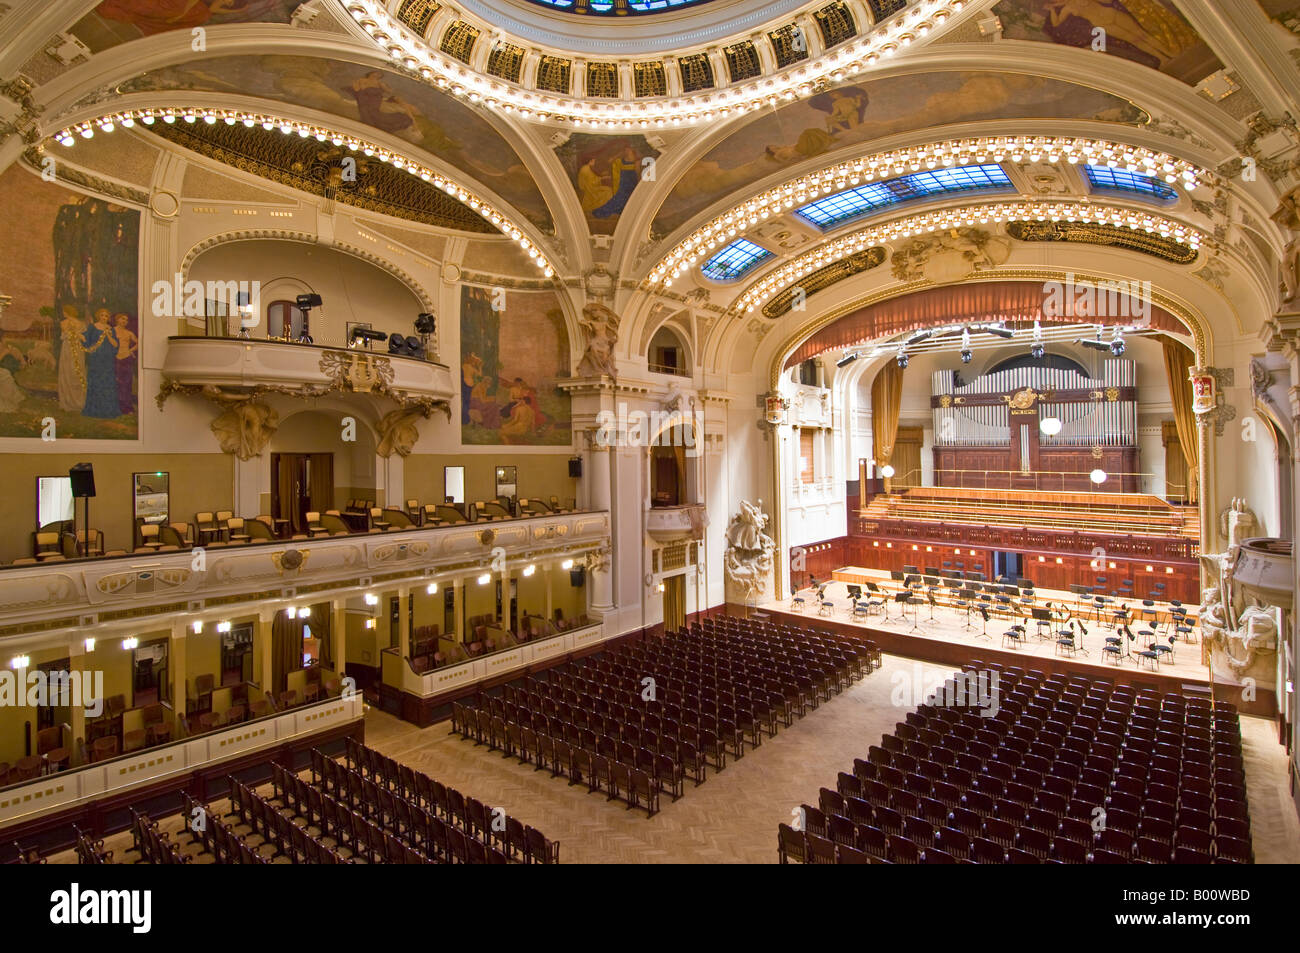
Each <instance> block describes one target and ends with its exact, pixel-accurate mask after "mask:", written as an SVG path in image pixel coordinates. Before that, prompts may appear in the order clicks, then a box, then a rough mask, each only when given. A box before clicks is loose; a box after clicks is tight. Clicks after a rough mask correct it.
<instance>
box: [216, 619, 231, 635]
mask: <svg viewBox="0 0 1300 953" xmlns="http://www.w3.org/2000/svg"><path fill="white" fill-rule="evenodd" d="M217 631H218V632H221V633H222V634H225V633H226V632H229V631H230V623H229V622H218V623H217Z"/></svg>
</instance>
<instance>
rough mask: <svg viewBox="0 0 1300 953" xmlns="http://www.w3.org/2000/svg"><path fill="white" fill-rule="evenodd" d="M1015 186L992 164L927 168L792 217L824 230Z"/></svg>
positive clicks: (853, 191)
mask: <svg viewBox="0 0 1300 953" xmlns="http://www.w3.org/2000/svg"><path fill="white" fill-rule="evenodd" d="M1014 188H1015V186H1013V185H1012V184H1011V180H1010V179H1008V178H1007V174H1006V173H1005V172H1003V171H1002V166H1000V165H997V164H996V163H993V164H990V165H966V166H955V167H953V168H950V169H927V170H926V171H924V172H913V173H912V174H910V175H902V176H899V177H898V178H896V179H889V180H887V181H885V182H869V183H867V184H866V185H860V186H857V187H855V188H852V189H846V190H845V191H843V192H836V193H835V194H834V195H828V196H826V197H825V198H822V199H818V200H817V201H815V202H810V203H809V204H807V205H805V206H803V207H802V208H798V209H795V214H796V215H798V216H799V217H800V218H802V219H804V220H805V221H807V222H810V223H812V224H813V225H816V226H817V227H818V228H820V229H822V230H823V231H826V230H828V229H831V228H834V227H835V226H837V225H842V224H843V223H844V222H848V221H852V220H853V219H856V218H862V217H863V216H866V215H870V214H871V213H873V212H878V211H880V210H882V209H885V208H889V207H891V206H894V205H901V204H903V203H905V202H915V201H920V200H923V199H929V198H934V197H935V196H937V195H947V194H950V193H953V192H1006V191H1011V190H1014Z"/></svg>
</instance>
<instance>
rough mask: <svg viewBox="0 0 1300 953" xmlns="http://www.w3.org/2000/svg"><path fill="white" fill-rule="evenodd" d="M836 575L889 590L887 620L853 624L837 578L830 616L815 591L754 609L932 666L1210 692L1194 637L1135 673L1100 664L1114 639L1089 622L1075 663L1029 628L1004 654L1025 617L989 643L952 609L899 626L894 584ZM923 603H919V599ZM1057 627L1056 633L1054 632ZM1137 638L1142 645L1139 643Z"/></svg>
mask: <svg viewBox="0 0 1300 953" xmlns="http://www.w3.org/2000/svg"><path fill="white" fill-rule="evenodd" d="M841 574H842V575H844V576H847V577H849V578H851V579H854V580H856V581H859V582H861V581H865V580H868V579H870V580H872V581H874V582H876V583H877V585H879V586H881V588H882V589H887V590H888V591H887V598H888V599H889V600H890V601H888V602H887V604H886V607H885V608H886V610H887V612H888V616H887V617H882V616H880V615H879V614H873V615H871V616H869V617H868V618H867V619H865V620H855V619H854V618H853V616H852V604H851V602H850V601H849V595H848V585H849V584H848V583H847V582H844V581H842V580H841V579H839V578H836V579H835V580H833V581H831V582H830V583H828V584H827V585H826V593H825V595H826V598H827V599H828V600H830V601H831V602H833V603H834V604H835V609H834V611H833V612H832V613H831V614H830V615H823V614H821V613H820V612H819V609H818V606H817V599H816V592H815V590H812V589H803V590H800V592H799V595H801V596H803V598H804V605H803V607H802V609H798V610H796V609H794V608H793V607H792V600H791V599H785V600H782V601H779V602H777V601H772V602H766V603H762V604H761V605H760V606H759V608H760V609H761V611H763V612H769V613H774V614H780V615H782V616H785V617H787V618H789V619H791V620H800V619H802V620H807V621H815V622H818V623H823V624H825V623H831V624H833V626H834V627H836V628H839V627H841V626H843V627H845V628H847V629H849V630H856V631H866V632H869V633H870V634H871V637H872V638H873V639H874V640H875V641H876V642H877V643H878V644H879V645H880V647H881V648H882V649H883V650H884V651H886V652H891V653H893V654H896V655H902V656H905V657H908V658H916V659H923V660H925V661H930V662H939V663H945V664H953V665H960V664H962V663H963V662H968V661H971V660H974V659H988V660H993V661H998V662H1001V663H1003V664H1010V665H1020V666H1021V667H1024V668H1037V669H1040V670H1046V671H1063V672H1071V673H1073V672H1079V673H1082V674H1087V675H1095V676H1099V677H1104V678H1110V679H1114V680H1117V681H1122V682H1127V683H1131V684H1135V685H1150V686H1152V687H1158V688H1159V689H1160V690H1161V691H1177V690H1179V688H1180V687H1181V686H1182V685H1187V686H1189V687H1191V686H1198V687H1199V688H1201V690H1208V688H1209V684H1210V672H1209V668H1208V667H1207V666H1206V665H1205V664H1204V662H1203V661H1202V658H1201V641H1200V636H1199V631H1197V632H1194V633H1193V635H1194V637H1195V639H1196V641H1194V642H1190V643H1189V642H1184V641H1181V640H1180V641H1178V642H1176V643H1175V644H1174V651H1173V658H1172V659H1170V657H1169V656H1168V655H1166V656H1165V659H1164V660H1162V661H1161V662H1160V663H1159V666H1158V667H1157V668H1155V669H1153V668H1152V667H1151V665H1150V663H1149V662H1148V661H1146V660H1142V664H1141V666H1139V665H1138V664H1137V662H1138V659H1137V658H1136V657H1133V656H1130V657H1128V658H1123V659H1122V660H1121V661H1120V662H1119V664H1116V663H1115V662H1114V661H1113V660H1110V659H1107V658H1105V657H1104V655H1103V653H1102V646H1103V645H1104V644H1105V640H1106V638H1107V637H1108V636H1114V635H1118V634H1119V633H1118V631H1116V630H1112V629H1111V628H1110V626H1109V625H1108V624H1107V623H1106V621H1104V619H1103V621H1102V622H1100V623H1098V622H1096V621H1094V620H1093V619H1092V618H1091V617H1088V618H1086V619H1085V620H1084V623H1083V624H1084V625H1085V626H1086V628H1087V630H1088V634H1087V635H1086V636H1085V637H1084V638H1083V640H1082V645H1083V648H1084V649H1086V652H1078V653H1076V654H1074V655H1073V656H1068V655H1066V654H1064V653H1059V652H1058V651H1057V645H1056V637H1055V634H1053V636H1052V637H1051V638H1042V639H1040V638H1038V637H1036V636H1035V635H1034V633H1035V631H1036V630H1037V626H1036V625H1035V624H1034V623H1033V621H1032V620H1031V623H1030V625H1029V626H1028V628H1027V635H1026V638H1025V640H1024V642H1023V644H1020V645H1017V646H1015V647H1012V644H1011V643H1009V642H1008V643H1007V644H1006V645H1005V646H1004V644H1003V637H1002V634H1003V632H1005V631H1006V630H1007V629H1009V628H1010V627H1011V625H1012V624H1013V623H1020V622H1023V621H1024V616H1022V615H1017V616H1016V618H1014V619H1008V618H1007V617H1006V616H1005V615H998V616H994V617H993V618H991V619H990V620H989V623H988V627H987V628H988V638H984V637H983V636H982V633H983V631H984V628H985V626H984V623H983V621H982V620H981V619H980V617H979V615H978V614H972V615H971V617H970V625H971V626H972V627H973V628H967V627H966V626H967V621H966V612H965V610H964V609H963V610H959V609H956V608H952V607H949V606H947V605H944V604H943V603H942V602H941V603H940V605H939V607H938V608H935V609H933V610H932V609H931V607H930V606H929V605H928V603H925V602H924V601H923V602H922V603H921V604H920V605H914V606H911V607H909V608H908V610H907V614H906V618H905V619H904V617H903V616H902V615H901V614H900V610H901V609H902V606H901V605H900V604H899V603H895V602H893V601H892V598H893V596H892V593H893V592H894V591H896V589H897V587H898V585H899V584H898V583H897V582H893V581H891V580H890V578H889V573H887V572H883V571H879V570H872V569H862V568H859V567H845V568H844V569H842V570H836V572H835V575H836V576H837V577H839V576H840V575H841ZM1036 592H1037V596H1038V600H1037V605H1039V606H1043V605H1044V604H1045V603H1047V602H1048V601H1050V602H1052V603H1053V604H1064V605H1067V606H1069V607H1071V608H1073V607H1074V605H1075V597H1074V596H1073V595H1071V594H1069V593H1063V592H1054V591H1049V590H1045V589H1039V590H1036ZM922 595H923V596H924V593H922ZM1130 605H1132V603H1130ZM1137 605H1138V606H1139V607H1140V606H1141V601H1140V600H1138V601H1137ZM932 615H933V618H931V616H932ZM1062 625H1063V623H1062ZM1059 627H1060V626H1054V628H1059ZM1143 627H1144V626H1139V625H1138V624H1137V623H1133V624H1132V626H1131V628H1132V629H1133V632H1134V634H1135V635H1138V633H1139V630H1140V628H1143ZM1167 629H1168V627H1167V626H1165V627H1163V628H1162V630H1161V631H1162V632H1166V631H1167ZM1138 637H1139V640H1140V639H1141V636H1140V635H1139V636H1138ZM1162 643H1163V644H1166V645H1167V644H1168V641H1167V638H1166V639H1162Z"/></svg>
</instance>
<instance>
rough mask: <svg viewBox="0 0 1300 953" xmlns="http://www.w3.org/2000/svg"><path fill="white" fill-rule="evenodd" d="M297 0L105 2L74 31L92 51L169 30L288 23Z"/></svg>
mask: <svg viewBox="0 0 1300 953" xmlns="http://www.w3.org/2000/svg"><path fill="white" fill-rule="evenodd" d="M298 5H299V0H104V2H103V3H101V4H100V5H99V6H97V7H95V9H94V10H92V11H91V12H90V13H88V14H86V16H85V17H83V18H82V19H81V21H80V22H78V23H77V24H76V25H75V26H74V27H73V28H72V32H73V33H74V34H76V35H77V36H78V37H79V38H80V39H81V40H82V41H83V42H84V43H86V45H87V46H89V47H90V48H91V50H92V51H94V52H96V53H99V52H102V51H103V50H105V49H108V48H109V47H111V46H114V45H116V44H117V43H122V42H126V41H128V40H133V39H137V38H139V37H145V36H156V35H158V34H159V33H168V32H170V31H172V30H193V29H194V28H195V27H215V26H220V25H222V24H225V23H288V22H289V20H290V17H291V16H292V14H293V11H294V9H295V8H296V7H297V6H298Z"/></svg>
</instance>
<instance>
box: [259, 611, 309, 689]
mask: <svg viewBox="0 0 1300 953" xmlns="http://www.w3.org/2000/svg"><path fill="white" fill-rule="evenodd" d="M302 627H303V620H302V619H290V618H289V614H288V613H287V612H285V611H283V610H281V611H280V612H277V613H276V614H275V619H274V621H272V623H271V682H270V687H269V688H268V689H267V691H269V692H270V693H271V695H272V696H277V695H279V694H280V693H281V692H282V691H284V690H285V687H286V684H287V680H288V677H289V673H290V672H296V671H297V670H298V669H300V668H302Z"/></svg>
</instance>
